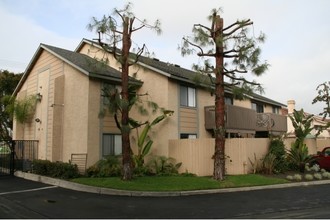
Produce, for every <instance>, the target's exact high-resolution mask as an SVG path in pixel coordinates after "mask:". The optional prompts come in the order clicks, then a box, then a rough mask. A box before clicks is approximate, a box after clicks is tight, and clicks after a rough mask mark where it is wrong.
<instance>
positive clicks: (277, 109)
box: [273, 106, 280, 114]
mask: <svg viewBox="0 0 330 220" xmlns="http://www.w3.org/2000/svg"><path fill="white" fill-rule="evenodd" d="M273 113H274V114H280V108H278V107H275V106H273Z"/></svg>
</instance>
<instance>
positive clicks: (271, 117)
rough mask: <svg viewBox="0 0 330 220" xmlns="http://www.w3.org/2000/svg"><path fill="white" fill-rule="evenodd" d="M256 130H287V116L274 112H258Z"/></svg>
mask: <svg viewBox="0 0 330 220" xmlns="http://www.w3.org/2000/svg"><path fill="white" fill-rule="evenodd" d="M256 131H270V132H286V131H287V117H286V116H284V115H278V114H273V113H257V126H256Z"/></svg>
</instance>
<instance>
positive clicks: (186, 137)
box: [180, 134, 197, 139]
mask: <svg viewBox="0 0 330 220" xmlns="http://www.w3.org/2000/svg"><path fill="white" fill-rule="evenodd" d="M180 139H197V134H180Z"/></svg>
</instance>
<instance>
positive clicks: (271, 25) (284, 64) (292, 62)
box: [0, 0, 330, 114]
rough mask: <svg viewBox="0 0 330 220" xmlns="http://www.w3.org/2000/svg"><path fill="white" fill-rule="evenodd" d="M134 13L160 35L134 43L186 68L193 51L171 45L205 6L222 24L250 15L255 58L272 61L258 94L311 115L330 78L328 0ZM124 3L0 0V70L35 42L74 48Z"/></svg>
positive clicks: (167, 3)
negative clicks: (260, 39)
mask: <svg viewBox="0 0 330 220" xmlns="http://www.w3.org/2000/svg"><path fill="white" fill-rule="evenodd" d="M130 2H132V3H133V9H132V11H133V12H134V13H135V15H136V17H138V18H140V19H147V20H148V21H150V23H151V22H153V21H155V20H156V19H160V21H161V23H162V26H161V27H162V31H163V33H162V35H160V36H158V35H156V34H155V33H154V32H152V31H150V30H148V29H144V30H142V31H140V32H139V33H138V34H137V35H136V36H133V41H134V45H142V44H143V43H145V44H146V45H147V47H148V50H149V51H151V52H154V53H155V57H157V58H158V59H160V60H162V61H165V62H170V63H175V64H179V65H181V66H182V67H186V68H188V69H190V68H191V65H192V64H193V63H196V62H198V58H197V57H196V56H194V55H192V56H189V57H181V54H180V51H178V49H177V48H178V45H180V44H181V39H182V37H183V36H187V35H191V29H192V26H193V24H196V23H200V24H205V25H209V23H208V21H207V19H206V17H207V16H208V15H209V14H210V11H211V9H213V8H219V7H221V8H222V10H223V13H222V17H223V18H224V23H225V26H228V25H230V24H231V23H233V22H235V21H236V20H237V19H247V18H250V19H251V20H252V21H253V22H254V25H253V30H252V32H253V33H254V34H255V35H256V36H257V35H258V34H259V33H260V32H263V33H265V34H266V37H267V39H266V42H265V43H264V44H262V45H261V48H262V54H261V59H262V60H266V61H267V62H268V63H269V64H270V65H271V66H270V68H269V70H268V71H267V72H266V73H265V74H264V75H263V76H261V77H258V78H255V80H256V81H258V82H259V83H261V84H262V85H263V87H264V88H265V94H263V95H264V96H266V97H268V98H271V99H273V100H276V101H278V102H281V103H283V104H287V100H290V99H294V100H295V101H296V108H297V109H300V108H303V109H304V110H305V111H306V112H309V113H313V114H318V113H320V112H321V111H322V108H323V107H324V106H323V105H317V104H316V105H312V104H311V103H312V100H313V98H314V97H315V96H316V94H317V93H316V87H317V85H319V84H321V83H323V82H325V81H329V80H330V71H329V70H330V37H329V36H330V13H329V8H330V1H329V0H313V1H311V0H290V1H288V0H248V1H247V0H222V1H221V0H216V1H215V0H194V1H186V0H132V1H130ZM126 3H127V1H123V0H0V27H1V34H0V42H1V43H0V45H1V47H0V48H1V49H0V69H5V70H9V71H12V72H24V70H25V68H26V66H27V65H28V63H29V62H30V60H31V58H32V56H33V54H34V53H35V51H36V49H37V48H38V46H39V44H40V43H45V44H50V45H53V46H57V47H62V48H65V49H69V50H74V49H75V48H76V47H77V46H78V44H79V42H80V41H81V40H82V38H88V39H93V38H97V35H96V34H95V33H92V32H90V31H88V30H87V29H86V25H87V24H88V23H89V22H90V19H91V17H93V16H95V17H97V18H101V17H102V16H103V15H110V14H111V13H112V11H113V8H115V7H116V8H122V6H123V5H124V4H126Z"/></svg>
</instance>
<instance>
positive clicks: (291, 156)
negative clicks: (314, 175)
mask: <svg viewBox="0 0 330 220" xmlns="http://www.w3.org/2000/svg"><path fill="white" fill-rule="evenodd" d="M311 159H312V157H311V155H308V147H307V146H306V144H300V145H297V143H293V144H292V145H291V149H290V150H289V151H288V154H287V160H288V162H289V167H290V168H291V169H292V170H297V171H298V170H299V171H300V172H302V173H303V172H304V171H305V165H306V163H309V162H310V161H311Z"/></svg>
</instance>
